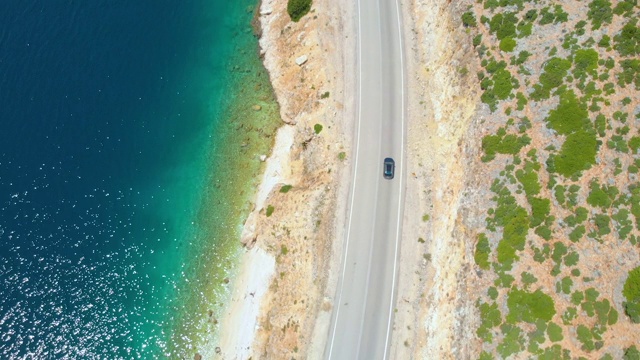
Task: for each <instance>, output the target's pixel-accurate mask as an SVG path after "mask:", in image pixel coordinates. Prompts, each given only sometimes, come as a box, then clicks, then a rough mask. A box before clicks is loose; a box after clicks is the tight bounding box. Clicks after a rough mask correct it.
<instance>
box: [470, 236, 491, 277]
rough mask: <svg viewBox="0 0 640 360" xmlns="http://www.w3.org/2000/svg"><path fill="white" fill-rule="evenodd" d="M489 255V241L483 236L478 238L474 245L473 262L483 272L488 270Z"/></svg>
mask: <svg viewBox="0 0 640 360" xmlns="http://www.w3.org/2000/svg"><path fill="white" fill-rule="evenodd" d="M490 254H491V248H490V247H489V239H488V238H487V236H486V235H485V234H480V235H479V236H478V243H477V244H476V252H475V254H474V260H475V261H476V264H477V265H478V266H479V267H480V268H481V269H484V270H488V269H489V255H490Z"/></svg>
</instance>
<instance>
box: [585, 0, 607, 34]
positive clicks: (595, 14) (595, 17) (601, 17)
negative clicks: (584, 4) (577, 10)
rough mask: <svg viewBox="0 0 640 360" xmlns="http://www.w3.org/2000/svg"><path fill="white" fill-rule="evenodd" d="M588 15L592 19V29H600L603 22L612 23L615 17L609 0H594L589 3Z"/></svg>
mask: <svg viewBox="0 0 640 360" xmlns="http://www.w3.org/2000/svg"><path fill="white" fill-rule="evenodd" d="M587 17H588V18H589V20H591V30H597V29H599V28H600V27H601V26H602V23H606V24H611V20H612V19H613V11H612V10H611V2H609V1H608V0H593V1H592V2H591V3H589V11H588V12H587Z"/></svg>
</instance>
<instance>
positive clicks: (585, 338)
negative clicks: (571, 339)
mask: <svg viewBox="0 0 640 360" xmlns="http://www.w3.org/2000/svg"><path fill="white" fill-rule="evenodd" d="M576 333H577V334H578V340H579V341H580V342H581V343H582V350H584V351H587V352H591V351H593V350H595V344H594V343H593V335H592V334H591V330H589V328H588V327H586V326H584V325H582V324H580V325H578V328H577V329H576Z"/></svg>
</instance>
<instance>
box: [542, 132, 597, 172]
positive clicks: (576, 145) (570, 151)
mask: <svg viewBox="0 0 640 360" xmlns="http://www.w3.org/2000/svg"><path fill="white" fill-rule="evenodd" d="M597 152H598V142H597V140H596V135H595V131H584V130H580V131H577V132H575V133H573V134H571V135H569V136H567V139H566V140H565V142H564V144H562V149H561V150H560V153H559V154H557V155H555V156H553V157H549V160H550V162H548V163H547V166H548V168H549V171H551V170H554V171H557V172H558V173H560V174H561V175H563V176H564V177H567V178H568V177H571V176H572V175H574V174H576V173H578V172H580V171H583V170H587V169H589V168H590V167H591V165H593V164H595V163H596V154H597ZM549 165H551V166H549Z"/></svg>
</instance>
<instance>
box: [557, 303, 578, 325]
mask: <svg viewBox="0 0 640 360" xmlns="http://www.w3.org/2000/svg"><path fill="white" fill-rule="evenodd" d="M577 317H578V310H577V309H576V308H574V307H568V308H567V310H565V311H564V313H563V314H562V316H561V318H562V323H563V324H565V325H570V324H571V321H572V320H573V319H575V318H577Z"/></svg>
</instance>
